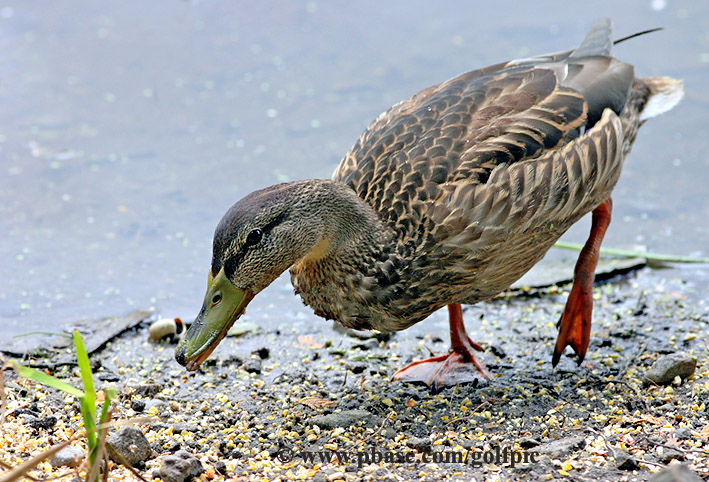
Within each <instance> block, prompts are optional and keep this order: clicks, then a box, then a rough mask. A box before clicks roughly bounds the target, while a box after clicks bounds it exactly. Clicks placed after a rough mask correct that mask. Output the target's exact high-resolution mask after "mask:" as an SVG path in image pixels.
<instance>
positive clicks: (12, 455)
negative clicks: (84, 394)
mask: <svg viewBox="0 0 709 482" xmlns="http://www.w3.org/2000/svg"><path fill="white" fill-rule="evenodd" d="M568 288H569V287H568V286H566V287H563V288H556V287H552V288H548V289H543V290H537V291H535V292H517V293H514V294H508V295H506V296H502V297H500V298H498V299H496V300H494V301H491V302H487V303H481V304H479V305H476V306H471V307H467V308H466V310H465V312H464V314H465V319H466V322H467V324H468V326H469V328H470V331H471V335H472V336H473V338H475V339H476V340H477V341H480V342H481V344H482V345H483V346H484V347H485V348H486V350H485V352H484V353H483V354H482V359H483V360H484V362H485V363H486V364H487V366H488V367H489V368H490V370H491V371H492V372H493V373H494V374H495V378H494V379H493V380H492V381H490V382H485V383H480V384H477V385H476V384H467V385H462V386H458V387H454V388H451V389H445V390H442V391H441V392H440V393H437V394H434V393H431V391H430V390H428V389H427V388H426V387H423V386H416V385H409V384H402V383H397V382H391V381H390V376H391V374H392V373H393V372H394V371H395V370H396V369H397V368H399V367H401V366H403V365H404V364H406V363H408V362H410V361H412V360H415V359H421V358H424V357H427V356H429V353H430V352H433V353H435V354H440V353H444V352H445V351H446V350H447V347H448V336H447V332H446V331H445V312H439V313H436V314H435V315H434V316H433V317H432V318H431V319H430V320H427V321H426V322H423V323H420V324H419V325H417V326H416V327H414V328H412V329H410V330H407V331H405V332H401V333H396V334H393V335H391V336H389V335H382V334H380V335H377V336H374V335H371V334H361V333H358V334H355V333H351V332H348V333H345V332H342V331H341V330H336V329H334V328H333V327H332V325H331V324H330V323H329V322H325V321H323V320H320V319H318V318H316V317H315V316H314V315H313V316H312V320H309V322H308V323H306V324H302V323H301V324H298V325H296V326H291V325H289V324H288V323H284V324H281V325H278V327H277V328H276V327H274V328H272V329H271V328H269V329H265V328H258V327H255V326H249V325H248V324H245V325H242V332H243V333H242V334H241V335H240V336H237V337H229V338H227V339H226V340H224V341H223V342H222V344H221V345H220V347H219V348H218V349H217V350H216V351H215V353H214V354H213V355H212V358H210V360H208V361H207V362H206V363H205V364H204V365H203V367H202V368H200V370H199V371H197V372H195V373H188V372H186V371H184V369H182V368H181V367H179V366H178V365H177V363H176V362H174V360H173V358H172V357H173V353H174V346H175V345H174V344H173V343H171V342H170V341H167V340H164V341H161V342H151V341H148V323H142V324H140V325H139V326H138V327H137V328H135V329H132V330H130V331H128V332H126V333H124V334H122V335H121V336H120V337H118V338H116V339H114V340H113V341H111V342H109V343H108V344H107V345H106V346H105V347H104V348H103V349H101V350H100V351H98V352H97V353H96V354H95V355H93V356H92V362H93V363H94V369H95V375H96V379H97V383H98V385H99V386H98V388H102V387H106V386H109V385H110V386H113V387H115V388H116V389H117V391H118V392H119V394H120V401H119V403H118V404H117V406H116V417H117V418H119V419H129V418H132V417H136V416H146V415H148V416H151V417H153V419H152V421H150V422H147V423H142V424H138V425H137V427H138V428H139V429H140V430H141V431H142V432H143V433H144V434H145V436H146V437H147V440H148V441H149V443H150V447H151V448H152V453H150V450H148V454H147V455H145V457H144V458H145V459H147V460H144V461H140V462H137V463H136V467H137V468H138V469H139V472H140V473H142V474H143V476H144V477H146V479H148V480H149V479H151V478H152V477H153V476H155V475H158V472H157V471H158V470H159V469H160V467H161V466H162V467H167V466H168V465H169V464H170V463H177V462H175V461H176V460H177V461H179V460H181V459H180V457H183V458H184V460H187V462H184V463H185V464H187V463H188V462H189V463H192V464H193V465H194V466H196V467H197V466H199V462H201V467H202V469H203V471H202V470H197V471H196V472H195V473H199V472H202V474H201V475H200V476H199V477H200V478H201V480H311V479H312V480H318V481H334V480H391V481H403V480H424V481H429V480H430V481H438V480H461V481H497V480H500V481H507V480H595V481H625V480H627V481H634V480H649V479H650V478H651V477H653V473H656V472H658V471H660V470H662V469H663V467H665V466H667V465H672V464H684V465H686V466H688V467H689V468H690V469H691V470H692V471H693V472H694V473H695V474H697V475H698V476H699V477H701V478H704V479H707V478H708V477H709V461H708V460H709V457H707V454H709V449H708V448H707V447H709V415H708V414H707V411H706V406H705V403H706V402H705V401H706V400H707V394H709V368H707V353H708V352H709V350H708V348H707V342H706V341H705V340H706V339H707V334H708V331H709V330H708V328H707V326H708V325H707V323H708V322H709V312H708V311H707V306H706V305H704V304H703V303H701V302H697V300H696V299H694V298H693V295H692V289H691V286H687V285H685V283H683V282H682V281H681V280H668V279H667V277H666V276H664V277H663V276H660V275H659V274H658V272H656V271H653V270H650V269H642V270H640V271H639V272H637V273H634V274H631V275H629V276H626V277H624V278H622V279H616V280H613V281H612V282H609V283H606V284H604V285H602V286H599V287H597V288H596V290H595V293H596V301H595V311H594V328H593V335H592V340H591V345H590V348H589V354H588V356H587V359H586V361H585V362H584V363H583V364H582V366H581V367H577V366H576V363H575V361H574V359H573V358H571V356H567V357H562V361H561V363H560V364H559V366H558V367H557V369H552V366H551V362H550V360H551V352H552V347H553V342H554V340H555V338H556V328H555V322H556V320H557V319H558V316H559V314H560V313H561V311H562V309H563V303H564V302H565V299H566V295H567V294H568ZM431 332H435V333H436V334H435V335H432V334H431ZM674 353H680V355H675V358H677V357H679V358H681V359H680V360H675V362H677V361H680V362H681V361H684V362H685V364H684V365H681V364H679V365H678V364H677V363H674V365H676V366H679V368H680V369H682V367H684V369H685V370H688V371H686V372H684V373H681V372H677V373H678V374H679V376H677V377H675V376H674V374H670V375H669V377H670V379H669V384H667V385H658V384H656V383H647V382H645V381H644V380H645V377H646V375H648V373H649V370H650V367H651V366H652V365H653V364H654V363H655V362H656V361H658V360H662V359H663V358H664V357H665V356H666V355H668V354H674ZM692 359H696V360H697V368H696V371H695V372H694V374H693V375H691V376H689V377H688V378H686V377H687V375H688V373H690V372H691V371H692V369H691V366H690V367H689V368H687V361H688V360H689V365H691V360H692ZM35 361H37V360H35ZM670 361H672V360H670ZM25 362H27V363H31V362H33V360H25ZM40 362H41V360H40ZM54 374H55V375H57V376H59V377H64V378H66V381H68V382H70V383H72V384H74V385H76V386H80V381H79V379H78V376H77V375H78V372H77V369H76V367H72V366H65V367H63V368H60V369H57V370H55V372H54ZM683 377H685V378H683ZM5 378H6V380H5V384H6V393H7V403H6V405H7V406H6V412H5V413H6V415H5V416H6V418H5V422H4V424H3V426H2V431H3V433H2V439H1V441H0V459H1V460H2V461H4V462H5V463H7V464H10V465H17V464H20V463H22V462H23V461H26V460H28V459H29V458H30V457H31V456H34V455H36V454H37V453H39V452H41V451H42V450H43V449H46V448H47V447H49V445H51V444H53V443H57V442H59V441H62V440H66V439H67V438H68V437H69V436H70V435H71V434H72V433H74V432H75V431H76V430H77V428H78V427H79V426H80V415H79V411H78V402H77V401H76V400H75V399H73V397H67V396H66V395H64V394H62V393H59V392H57V391H56V390H53V389H45V388H44V387H42V386H39V385H37V384H35V383H33V382H30V381H28V380H24V379H18V378H17V377H16V376H15V374H14V373H13V372H11V371H8V372H6V375H5ZM74 445H75V446H77V447H79V448H83V446H82V445H81V443H80V442H75V443H74ZM181 450H184V451H186V452H188V454H185V452H180V451H181ZM335 452H339V456H337V457H336V456H335ZM175 453H177V454H178V455H177V457H173V458H172V459H170V457H169V456H171V455H172V454H175ZM505 453H507V454H514V455H510V456H509V458H508V459H505V457H504V454H505ZM189 454H193V455H194V456H196V460H198V461H199V462H196V460H192V459H190V460H188V458H189V457H191V455H189ZM463 454H465V455H464V456H465V457H466V458H465V459H464V460H462V459H461V457H463ZM498 454H499V455H498ZM348 457H349V462H347V461H346V460H345V459H347V458H348ZM379 457H381V460H378V458H379ZM372 458H374V463H373V462H372ZM518 459H519V460H518ZM512 460H515V463H514V467H512ZM525 460H526V462H525ZM171 461H172V462H171ZM180 463H181V462H180ZM180 467H182V466H180ZM71 471H72V469H69V468H66V467H59V468H55V467H52V466H51V465H50V463H49V462H44V463H42V464H41V465H39V466H38V467H37V468H36V469H35V470H34V471H32V472H31V475H32V476H33V477H36V478H46V477H49V476H53V475H57V474H71ZM161 475H162V477H163V480H170V477H172V476H171V475H170V473H168V472H162V473H161ZM133 478H134V476H133V475H131V474H130V473H129V472H128V471H127V470H125V469H124V468H122V467H118V466H115V467H114V469H113V470H112V471H111V475H110V479H111V480H120V479H129V480H132V479H133ZM178 479H179V477H178ZM675 480H689V479H686V478H685V479H675Z"/></svg>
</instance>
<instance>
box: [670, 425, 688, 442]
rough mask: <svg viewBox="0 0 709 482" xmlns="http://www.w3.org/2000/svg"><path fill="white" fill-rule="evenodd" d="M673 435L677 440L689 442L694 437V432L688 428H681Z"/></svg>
mask: <svg viewBox="0 0 709 482" xmlns="http://www.w3.org/2000/svg"><path fill="white" fill-rule="evenodd" d="M672 435H674V436H675V438H676V439H677V440H687V439H688V438H690V437H691V436H692V431H691V430H690V429H689V428H687V427H680V428H678V429H677V430H675V431H674V432H673V433H672Z"/></svg>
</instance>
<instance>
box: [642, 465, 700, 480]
mask: <svg viewBox="0 0 709 482" xmlns="http://www.w3.org/2000/svg"><path fill="white" fill-rule="evenodd" d="M650 482H702V479H700V478H699V477H697V475H696V474H695V473H694V472H692V471H691V470H690V469H689V468H688V467H687V466H686V465H684V464H672V465H670V466H668V467H665V468H664V469H662V470H661V471H659V472H658V473H656V474H655V475H653V476H652V477H650Z"/></svg>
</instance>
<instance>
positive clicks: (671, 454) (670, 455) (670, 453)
mask: <svg viewBox="0 0 709 482" xmlns="http://www.w3.org/2000/svg"><path fill="white" fill-rule="evenodd" d="M658 458H659V459H660V462H662V463H663V464H669V463H670V462H672V461H673V460H684V459H685V456H684V454H683V453H682V452H680V451H679V450H675V449H672V448H665V447H663V448H662V455H660V456H659V457H658Z"/></svg>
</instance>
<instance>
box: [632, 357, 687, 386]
mask: <svg viewBox="0 0 709 482" xmlns="http://www.w3.org/2000/svg"><path fill="white" fill-rule="evenodd" d="M696 369H697V359H696V358H695V357H693V356H691V355H689V354H687V353H684V352H677V353H672V354H670V355H665V356H661V357H660V358H658V359H657V360H656V361H655V363H653V364H652V366H651V367H650V369H649V370H648V371H647V373H645V377H644V382H645V385H669V384H670V383H672V380H674V379H675V377H680V378H681V379H682V380H686V379H687V378H689V377H690V376H692V375H693V374H694V370H696Z"/></svg>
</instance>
